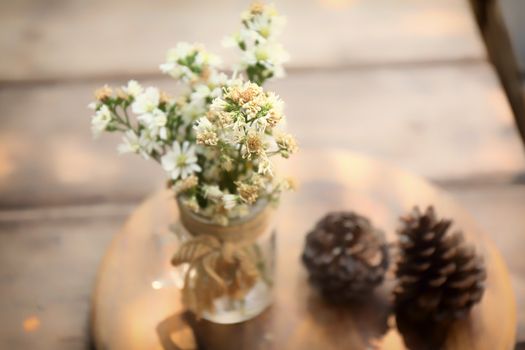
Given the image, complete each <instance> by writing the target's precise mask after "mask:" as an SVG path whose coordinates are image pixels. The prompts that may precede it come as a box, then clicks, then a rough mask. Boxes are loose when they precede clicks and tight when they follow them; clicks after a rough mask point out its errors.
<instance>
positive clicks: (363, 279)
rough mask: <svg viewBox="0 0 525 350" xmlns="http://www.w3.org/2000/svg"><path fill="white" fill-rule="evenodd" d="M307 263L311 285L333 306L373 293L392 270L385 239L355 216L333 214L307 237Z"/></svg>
mask: <svg viewBox="0 0 525 350" xmlns="http://www.w3.org/2000/svg"><path fill="white" fill-rule="evenodd" d="M302 259H303V263H304V264H305V266H306V268H307V269H308V271H309V275H310V278H309V279H310V282H311V283H312V284H313V285H314V286H315V287H317V288H318V289H319V290H320V291H321V293H322V294H323V296H324V297H325V298H326V299H328V300H330V301H332V302H347V301H350V300H352V299H356V298H360V297H362V296H364V295H365V294H368V293H369V292H370V291H372V290H373V289H374V288H375V287H376V286H377V285H378V284H380V283H381V282H382V281H383V277H384V274H385V271H386V269H387V266H388V249H387V246H386V244H385V240H384V235H383V233H382V232H381V231H379V230H377V229H376V228H374V227H373V226H372V225H371V223H370V221H369V220H368V219H366V218H365V217H363V216H360V215H358V214H355V213H352V212H335V213H329V214H328V215H326V216H325V217H324V218H322V219H321V220H320V221H319V222H318V223H317V225H316V226H315V227H314V229H313V230H312V231H311V232H310V233H308V235H307V237H306V245H305V248H304V252H303V256H302Z"/></svg>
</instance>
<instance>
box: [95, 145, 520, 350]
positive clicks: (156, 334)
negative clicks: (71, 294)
mask: <svg viewBox="0 0 525 350" xmlns="http://www.w3.org/2000/svg"><path fill="white" fill-rule="evenodd" d="M282 165H283V166H282V167H281V171H280V172H281V173H289V174H291V175H293V176H295V177H296V178H297V179H298V180H299V183H300V189H299V191H298V192H296V193H292V194H288V195H286V198H285V199H284V200H283V201H282V203H281V208H280V210H279V214H278V230H279V231H278V257H277V283H276V291H275V292H276V293H275V294H276V295H275V302H274V304H273V305H272V306H271V307H270V308H269V309H268V310H266V311H265V312H264V313H263V314H261V315H260V316H259V317H257V318H255V319H253V320H250V321H248V322H245V323H242V324H237V325H217V324H212V323H210V322H207V321H203V320H195V319H194V318H193V317H192V315H191V314H189V313H187V312H185V311H184V309H183V307H182V305H181V303H180V294H179V291H178V289H177V288H176V287H174V286H172V285H169V283H167V281H169V278H168V277H169V275H170V271H171V269H170V266H169V258H170V257H171V254H172V253H173V251H174V250H175V247H174V246H173V243H172V241H171V239H170V237H171V236H170V233H169V230H168V227H169V225H170V223H173V222H174V221H175V220H176V217H177V211H176V208H175V205H174V201H173V198H172V196H171V194H170V193H169V192H166V191H163V192H160V193H157V194H155V195H154V196H152V197H150V198H149V199H148V200H146V201H145V202H144V203H143V204H142V205H140V206H139V207H138V208H137V209H136V210H135V211H134V212H133V214H132V215H131V216H130V217H129V219H128V220H127V222H126V223H125V225H124V227H123V229H122V231H121V232H120V233H119V234H118V235H116V237H115V238H114V240H113V242H112V244H111V246H110V247H109V249H108V251H107V254H106V256H105V258H104V260H103V262H102V265H101V267H100V271H99V275H98V281H97V286H96V289H95V291H94V298H93V314H92V322H93V323H92V327H93V336H94V342H95V344H96V347H97V348H98V349H100V350H102V349H110V350H120V349H122V350H133V349H140V350H144V349H148V350H155V349H164V350H168V349H196V348H206V349H249V350H253V349H279V350H282V349H309V350H315V349H322V350H329V349H343V348H346V349H405V348H406V345H405V343H410V340H411V337H414V336H415V337H417V334H418V331H417V329H415V330H414V332H404V333H400V332H399V331H398V330H397V327H396V326H395V321H394V317H393V316H392V315H389V312H388V311H389V310H388V307H387V306H386V303H385V302H380V301H378V302H371V303H370V305H364V304H360V305H353V306H352V305H350V306H346V307H334V306H330V305H327V304H326V303H324V302H323V300H321V299H320V298H319V297H318V295H317V294H316V292H315V291H314V290H313V289H312V288H310V287H309V285H308V283H307V280H306V272H305V270H304V268H303V267H302V264H301V262H300V255H301V252H302V249H303V244H304V236H305V234H306V232H307V231H308V229H309V228H310V227H312V225H313V224H314V223H315V222H316V221H317V220H318V219H319V218H320V217H321V216H322V215H324V214H325V213H326V212H328V211H331V210H354V211H357V212H359V213H361V214H364V215H367V216H369V217H370V218H371V219H372V221H373V222H374V224H375V225H377V226H378V227H381V228H382V229H383V230H384V231H385V232H386V233H387V238H388V239H389V240H390V241H393V240H394V239H395V228H396V227H397V225H398V217H399V216H400V215H401V214H403V213H405V212H407V211H408V210H410V209H411V208H412V207H413V206H414V205H419V206H421V207H425V206H427V205H434V207H435V208H436V211H437V213H438V215H440V216H444V217H448V218H452V219H453V220H454V227H457V228H461V229H463V230H464V232H465V234H466V236H467V240H469V241H470V242H472V244H474V245H475V246H476V249H477V250H478V252H480V253H482V254H483V255H484V257H485V262H486V265H487V273H488V278H487V288H486V292H485V295H484V297H483V299H482V302H481V303H480V304H478V305H477V306H476V307H474V309H473V310H472V312H471V314H470V317H469V318H467V319H465V320H462V321H459V322H456V323H455V324H453V326H452V328H451V329H450V331H449V332H448V333H447V337H446V341H445V344H446V345H445V348H447V349H476V350H484V349H487V350H489V349H490V350H498V349H501V350H507V349H513V347H514V340H515V328H516V306H515V300H514V295H513V293H512V289H511V286H510V282H509V276H508V272H507V269H506V267H505V264H504V262H503V260H502V259H501V256H500V255H499V253H498V252H497V250H496V248H495V247H494V245H493V244H492V243H491V242H490V241H489V240H488V239H487V237H486V236H485V235H484V234H483V233H482V231H481V230H480V228H479V227H478V226H477V225H476V223H475V222H474V221H473V219H472V218H471V217H470V215H469V214H468V213H467V212H466V211H465V210H464V209H462V208H461V207H460V206H459V205H458V204H457V203H456V202H455V201H454V200H452V199H451V198H450V197H449V196H448V195H447V194H446V193H444V192H443V191H441V190H439V189H437V188H436V187H434V186H432V185H430V184H429V183H428V182H426V181H425V180H423V179H421V178H419V177H417V176H414V175H411V174H408V173H406V172H404V171H401V170H399V169H396V168H394V167H392V166H389V165H386V164H384V163H381V162H378V161H374V160H371V159H369V158H366V157H363V156H359V155H356V154H353V153H348V152H338V151H331V152H307V151H303V152H302V154H300V155H298V156H296V157H294V158H293V159H292V160H291V161H289V162H286V164H284V163H283V164H282ZM391 283H392V281H391V277H388V278H387V282H386V283H385V286H384V287H383V290H384V292H385V293H384V294H385V295H386V296H388V293H387V292H388V289H389V287H391ZM379 292H380V293H379V294H381V291H379ZM429 348H432V347H431V345H429Z"/></svg>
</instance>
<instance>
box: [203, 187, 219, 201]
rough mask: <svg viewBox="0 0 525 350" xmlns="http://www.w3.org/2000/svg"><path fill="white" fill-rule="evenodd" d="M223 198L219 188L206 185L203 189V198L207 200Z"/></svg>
mask: <svg viewBox="0 0 525 350" xmlns="http://www.w3.org/2000/svg"><path fill="white" fill-rule="evenodd" d="M222 196H223V193H222V191H221V189H220V188H219V186H217V185H208V186H205V187H204V197H205V198H208V199H215V200H216V199H219V198H221V197H222Z"/></svg>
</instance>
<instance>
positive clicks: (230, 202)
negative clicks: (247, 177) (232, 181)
mask: <svg viewBox="0 0 525 350" xmlns="http://www.w3.org/2000/svg"><path fill="white" fill-rule="evenodd" d="M222 202H223V205H224V209H226V210H232V209H233V208H235V206H236V205H237V196H236V195H234V194H225V195H223V196H222Z"/></svg>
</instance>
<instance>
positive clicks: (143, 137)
mask: <svg viewBox="0 0 525 350" xmlns="http://www.w3.org/2000/svg"><path fill="white" fill-rule="evenodd" d="M122 140H123V141H124V142H123V143H122V144H120V145H119V146H118V148H117V149H118V152H119V153H120V154H124V153H137V154H140V155H141V156H142V157H143V158H144V159H149V158H150V156H151V154H152V153H153V151H155V152H160V151H161V150H162V149H161V146H160V145H159V144H158V143H157V142H155V139H154V137H152V135H150V134H149V133H148V132H147V130H143V131H142V132H141V133H140V136H138V135H137V134H136V133H135V132H134V131H133V130H128V131H127V132H126V134H125V135H124V137H123V138H122Z"/></svg>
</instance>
